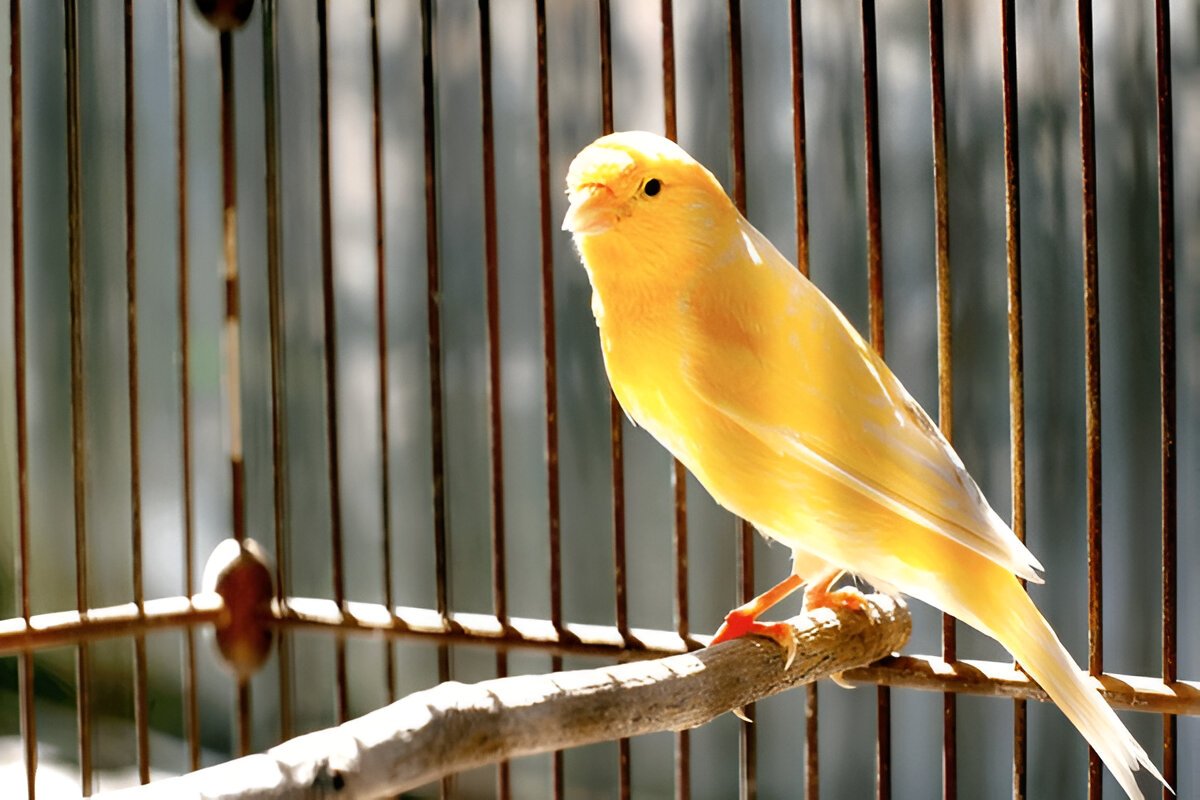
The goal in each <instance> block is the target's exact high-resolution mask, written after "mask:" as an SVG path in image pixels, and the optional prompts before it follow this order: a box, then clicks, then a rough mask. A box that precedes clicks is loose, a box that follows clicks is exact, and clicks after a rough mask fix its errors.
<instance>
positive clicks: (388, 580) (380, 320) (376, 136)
mask: <svg viewBox="0 0 1200 800" xmlns="http://www.w3.org/2000/svg"><path fill="white" fill-rule="evenodd" d="M369 15H370V22H371V156H372V161H373V166H374V175H373V177H374V180H375V330H376V342H375V346H376V352H377V353H378V361H379V364H378V367H379V369H378V372H377V379H378V381H379V518H380V520H379V521H380V526H381V527H382V529H383V541H382V543H381V544H380V549H381V553H380V556H381V559H382V562H383V563H382V564H381V565H380V566H381V569H382V570H383V604H384V605H386V606H387V607H388V608H391V607H392V606H393V605H394V604H395V603H394V600H393V594H394V593H393V590H392V504H391V493H390V491H389V488H390V486H391V457H390V455H389V453H388V444H389V441H390V437H389V435H388V346H387V340H388V336H387V248H386V243H387V239H386V234H387V229H386V225H385V222H384V189H383V98H382V93H381V90H380V66H379V14H378V9H377V7H376V0H371V4H370V9H369ZM383 673H384V683H385V684H386V690H387V698H388V702H389V703H390V702H395V700H396V654H395V652H393V650H392V648H391V647H390V646H389V647H387V648H385V649H384V651H383Z"/></svg>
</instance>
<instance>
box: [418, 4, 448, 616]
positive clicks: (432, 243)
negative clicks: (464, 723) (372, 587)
mask: <svg viewBox="0 0 1200 800" xmlns="http://www.w3.org/2000/svg"><path fill="white" fill-rule="evenodd" d="M421 77H422V93H423V110H422V114H423V118H424V142H425V263H426V280H427V284H428V285H427V292H428V294H427V297H428V309H427V311H428V318H429V320H428V321H429V397H430V402H429V410H430V419H431V421H432V428H433V448H432V452H433V544H434V563H435V571H436V579H437V588H436V593H437V609H438V613H440V614H441V615H442V616H445V615H446V614H448V613H449V600H448V589H447V580H446V562H447V553H446V496H445V490H446V456H445V422H444V419H443V417H444V407H443V403H442V300H441V297H442V282H441V265H440V256H439V254H438V209H437V141H436V138H437V126H436V111H435V106H436V87H435V84H434V79H435V73H434V50H433V4H432V2H431V0H422V2H421Z"/></svg>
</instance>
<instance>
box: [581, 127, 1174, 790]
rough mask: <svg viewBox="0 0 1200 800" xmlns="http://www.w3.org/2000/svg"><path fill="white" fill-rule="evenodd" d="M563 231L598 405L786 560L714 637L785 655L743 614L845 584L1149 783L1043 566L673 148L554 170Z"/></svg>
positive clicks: (601, 145)
mask: <svg viewBox="0 0 1200 800" xmlns="http://www.w3.org/2000/svg"><path fill="white" fill-rule="evenodd" d="M567 194H568V199H569V201H570V208H569V210H568V211H567V214H566V217H565V219H564V220H563V229H564V230H567V231H570V232H571V233H572V234H573V238H574V242H575V245H576V248H577V249H578V251H579V255H580V258H581V260H582V262H583V266H584V267H585V269H586V270H587V274H588V278H589V280H590V282H591V286H592V312H593V314H594V315H595V318H596V325H597V327H598V328H599V333H600V345H601V348H602V350H603V355H604V365H605V368H606V370H607V372H608V378H609V381H610V383H611V384H612V388H613V391H614V393H615V394H616V396H617V399H618V400H619V401H620V403H621V406H622V407H623V408H624V410H625V412H626V414H628V416H629V418H630V419H631V420H632V421H633V423H634V424H636V425H639V426H641V427H642V428H644V429H645V430H647V431H648V432H649V433H650V434H651V435H653V436H654V437H655V438H656V439H657V440H658V441H659V442H660V443H661V444H662V445H663V446H665V447H666V448H667V450H669V451H670V452H671V453H672V454H673V455H674V456H675V457H676V458H678V459H679V460H680V461H681V462H683V464H684V465H686V466H687V468H688V469H689V470H691V472H692V473H693V474H694V475H695V476H696V478H697V479H699V481H700V482H701V483H702V484H703V485H704V487H705V488H706V489H707V490H708V491H709V492H710V493H711V494H712V496H713V497H714V498H715V499H716V501H717V502H718V503H720V504H721V505H722V506H724V507H725V508H727V509H729V510H730V511H732V512H733V513H735V514H737V515H738V516H741V517H743V518H745V519H747V520H749V521H750V522H751V523H752V524H753V525H754V526H755V527H756V528H757V529H758V530H759V531H760V532H761V533H762V534H764V535H765V536H767V537H769V538H771V539H774V540H776V541H778V542H781V543H782V544H784V545H786V546H787V547H789V548H790V549H791V551H792V573H791V574H790V575H789V576H788V577H787V578H786V579H784V580H783V581H781V582H780V583H779V584H778V585H777V586H775V587H774V588H772V589H771V590H769V591H767V592H766V593H764V594H763V595H760V596H759V597H757V598H755V599H754V600H752V601H751V602H749V603H747V604H746V605H744V606H741V607H740V608H737V609H734V610H733V611H731V612H730V613H729V615H728V616H727V617H726V620H725V623H724V625H723V626H722V628H721V630H720V631H718V634H717V636H716V637H715V639H714V641H724V640H726V639H729V638H733V637H735V636H740V635H742V634H746V633H757V634H765V635H768V636H772V637H774V638H776V639H779V640H788V641H790V637H787V636H785V635H784V633H785V631H784V629H783V628H782V626H780V625H772V624H768V623H762V622H759V621H758V620H757V618H758V616H759V615H760V614H761V613H762V612H763V611H765V610H766V609H767V608H769V607H770V606H771V605H773V604H774V603H776V602H778V601H779V600H780V599H782V598H783V597H785V596H787V595H788V594H790V593H791V592H793V591H794V590H796V589H798V588H799V587H800V586H802V585H803V586H805V588H806V591H805V603H806V606H808V607H813V606H820V605H830V604H843V605H851V606H853V605H856V604H857V603H858V602H859V601H860V599H861V595H859V594H857V593H856V592H855V590H853V589H841V590H831V589H830V586H831V585H832V583H833V582H834V581H835V580H836V579H837V578H838V577H839V576H840V575H842V574H843V573H850V574H853V575H856V576H858V577H861V578H862V579H864V580H866V581H868V582H870V583H871V584H872V585H874V586H875V587H876V588H877V589H879V590H881V591H885V592H889V593H894V594H895V593H903V594H906V595H910V596H912V597H915V598H917V599H919V600H922V601H924V602H926V603H929V604H930V605H933V606H936V607H937V608H940V609H942V610H943V611H946V612H948V613H950V614H953V615H954V616H955V617H957V618H959V619H960V620H963V621H964V622H966V623H967V624H968V625H971V626H972V627H974V628H976V629H978V630H980V631H982V632H983V633H985V634H987V635H988V636H991V637H992V638H994V639H996V640H997V641H999V642H1000V643H1001V644H1003V645H1004V646H1005V647H1006V648H1008V650H1009V651H1010V652H1011V653H1012V654H1013V656H1014V657H1016V659H1017V660H1018V661H1019V662H1020V664H1021V666H1022V668H1023V669H1024V670H1025V671H1026V672H1027V673H1028V674H1029V675H1030V676H1032V677H1033V678H1034V679H1035V680H1036V681H1037V682H1038V683H1039V684H1040V685H1041V686H1042V688H1043V689H1045V691H1046V693H1047V694H1049V695H1050V697H1051V698H1053V700H1054V701H1055V703H1057V704H1058V706H1059V708H1061V709H1062V711H1063V712H1064V713H1065V714H1066V715H1067V717H1068V718H1069V719H1070V720H1071V722H1072V723H1074V725H1075V727H1076V728H1078V729H1079V731H1080V733H1082V734H1083V736H1084V738H1085V739H1087V741H1088V742H1089V743H1090V744H1091V746H1092V747H1093V748H1095V750H1096V752H1097V753H1099V755H1100V757H1101V758H1102V759H1103V760H1104V763H1105V764H1106V765H1107V766H1108V768H1109V769H1110V770H1111V771H1112V773H1113V775H1115V776H1116V778H1117V781H1118V782H1119V783H1120V785H1121V787H1122V788H1123V789H1124V790H1125V792H1126V794H1128V795H1129V797H1130V798H1141V797H1142V794H1141V792H1140V791H1139V790H1138V786H1137V781H1136V779H1135V777H1134V772H1135V771H1136V770H1138V769H1139V767H1145V768H1146V769H1147V770H1148V771H1149V772H1150V773H1152V774H1153V775H1154V776H1155V777H1157V778H1158V779H1159V780H1160V781H1161V780H1162V776H1161V775H1160V774H1159V772H1158V770H1157V769H1155V767H1154V764H1153V763H1152V762H1151V761H1150V759H1149V758H1148V757H1147V755H1146V753H1145V751H1144V750H1143V749H1142V748H1141V746H1140V745H1139V744H1138V742H1137V741H1136V740H1135V739H1134V738H1133V736H1132V735H1131V734H1130V733H1129V731H1128V730H1127V729H1126V728H1125V726H1124V725H1123V724H1122V723H1121V721H1120V720H1119V719H1118V717H1117V715H1116V713H1114V712H1113V710H1112V709H1111V708H1110V707H1109V706H1108V704H1107V703H1105V702H1104V700H1103V698H1102V697H1101V696H1100V695H1099V694H1098V693H1097V692H1096V691H1095V690H1094V689H1092V688H1091V687H1089V686H1088V684H1087V683H1086V682H1085V681H1084V678H1083V677H1082V675H1081V673H1080V670H1079V668H1078V667H1077V666H1076V664H1075V662H1074V661H1073V660H1072V658H1071V656H1070V654H1069V653H1068V652H1067V650H1066V649H1065V648H1064V647H1063V646H1062V644H1061V643H1060V642H1059V640H1058V637H1057V636H1056V635H1055V633H1054V631H1053V630H1052V629H1051V627H1050V625H1049V624H1048V623H1047V622H1046V620H1045V619H1044V618H1043V617H1042V615H1041V613H1039V611H1038V609H1037V607H1036V606H1035V605H1034V604H1033V602H1032V601H1031V600H1030V598H1029V596H1028V595H1027V594H1026V592H1025V591H1024V589H1023V587H1022V586H1021V584H1020V582H1019V581H1018V578H1024V579H1025V580H1027V581H1030V582H1033V583H1041V582H1042V579H1041V577H1040V576H1039V575H1038V571H1039V570H1042V565H1041V564H1039V563H1038V560H1037V559H1036V558H1035V557H1034V556H1033V554H1032V553H1030V551H1029V550H1028V549H1027V548H1026V547H1025V545H1024V544H1022V543H1021V541H1020V540H1019V539H1018V538H1017V537H1016V535H1015V534H1014V533H1013V532H1012V530H1011V529H1010V528H1009V527H1008V525H1006V524H1005V522H1004V521H1003V520H1001V519H1000V517H999V516H998V515H997V514H996V512H995V511H993V510H992V508H991V506H990V505H988V502H987V500H986V499H985V498H984V496H983V493H982V492H981V491H980V490H979V487H978V486H977V485H976V483H975V481H974V480H973V479H972V478H971V476H970V475H969V474H968V473H967V471H966V469H965V468H964V467H963V463H962V461H961V460H960V459H959V457H958V455H957V454H956V453H955V452H954V449H953V448H952V447H951V446H950V443H949V442H948V441H946V438H945V437H944V436H943V435H942V434H941V432H940V431H939V430H938V428H937V426H936V425H934V424H933V422H932V421H931V420H930V418H929V416H928V415H927V414H926V413H925V411H924V410H923V409H922V408H921V406H920V405H918V404H917V402H916V401H915V400H914V399H913V398H912V396H911V395H910V394H909V393H908V391H906V390H905V388H904V386H902V385H901V383H900V381H899V380H898V379H897V378H896V376H895V375H894V374H892V371H891V370H890V369H888V366H887V364H885V363H884V361H883V359H882V358H880V357H879V356H878V355H877V354H876V353H875V352H874V351H873V350H872V349H871V347H870V346H868V344H867V343H866V342H865V341H864V340H863V338H862V336H860V335H859V334H858V332H857V331H856V330H855V329H854V327H853V326H852V325H851V324H850V323H849V322H848V321H847V320H846V318H845V317H844V316H843V315H842V314H841V312H840V311H838V309H837V307H836V306H834V304H833V303H832V302H831V301H830V300H829V299H828V298H826V297H825V295H823V294H822V293H821V291H820V290H819V289H817V287H816V286H814V285H813V284H812V283H811V282H809V281H808V279H807V278H805V277H804V276H803V275H801V274H800V272H799V271H798V270H797V269H795V268H794V267H793V266H792V265H791V264H790V263H789V262H788V260H787V259H786V258H785V257H784V256H783V255H781V254H780V253H779V251H778V250H776V249H775V247H774V245H772V244H771V242H770V241H768V240H767V238H766V237H765V236H763V235H762V234H761V233H759V232H758V231H757V230H756V229H755V228H754V226H753V225H751V224H750V223H749V222H748V221H747V220H746V219H745V218H744V217H743V216H742V215H741V214H740V213H738V210H737V209H736V207H735V206H734V204H733V203H732V202H731V201H730V199H729V197H728V195H726V193H725V191H724V190H723V189H722V187H721V185H720V183H719V182H718V181H717V180H716V178H714V177H713V175H712V173H711V172H709V171H708V170H707V169H705V168H704V167H703V166H702V165H701V164H699V163H698V162H697V161H696V160H695V159H693V158H692V157H691V156H689V155H688V154H687V153H686V152H684V150H683V149H682V148H680V147H679V146H678V145H677V144H675V143H674V142H672V141H670V140H668V139H665V138H663V137H661V136H657V135H655V134H652V133H645V132H638V131H634V132H624V133H614V134H610V135H608V136H604V137H602V138H600V139H597V140H596V141H595V142H593V143H592V144H590V145H588V146H587V147H585V148H584V149H583V150H582V151H581V152H580V153H579V154H578V155H577V156H576V157H575V159H574V161H573V162H572V163H571V166H570V168H569V170H568V172H567Z"/></svg>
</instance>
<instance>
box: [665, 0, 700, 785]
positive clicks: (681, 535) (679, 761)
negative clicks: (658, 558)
mask: <svg viewBox="0 0 1200 800" xmlns="http://www.w3.org/2000/svg"><path fill="white" fill-rule="evenodd" d="M661 17H662V73H663V132H664V133H665V134H666V137H667V138H668V139H671V140H675V139H677V138H678V135H679V132H678V130H677V128H678V126H677V123H676V107H675V9H674V5H673V1H672V0H662V6H661ZM671 500H672V505H673V507H674V512H675V514H674V518H673V525H672V539H673V540H674V541H673V542H672V544H673V548H674V554H675V630H676V631H677V632H678V633H679V636H680V637H681V638H682V639H683V640H684V641H687V639H688V635H689V633H688V526H687V520H688V514H687V469H686V468H684V466H683V464H681V463H680V462H679V459H676V458H672V459H671ZM691 752H692V750H691V740H690V738H689V734H688V732H687V731H678V732H676V734H675V797H676V800H688V798H690V797H691V796H692V779H691V772H692V769H691Z"/></svg>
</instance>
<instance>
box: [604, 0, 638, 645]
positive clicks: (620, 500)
mask: <svg viewBox="0 0 1200 800" xmlns="http://www.w3.org/2000/svg"><path fill="white" fill-rule="evenodd" d="M599 6H600V9H599V10H600V111H601V130H602V132H603V133H605V134H609V133H612V132H613V82H612V16H611V13H610V7H609V1H608V0H599ZM608 409H609V415H608V416H609V419H608V430H609V444H610V455H611V458H612V498H613V509H612V511H613V565H614V573H615V575H614V580H613V588H614V591H615V595H616V610H617V630H618V631H619V632H620V634H621V635H622V636H623V637H625V640H626V641H628V640H629V636H630V633H629V602H628V596H629V578H628V573H627V570H626V558H625V454H624V445H623V443H622V428H621V426H622V419H623V417H624V414H623V412H622V411H621V404H620V403H618V402H617V396H616V395H615V394H613V392H612V391H611V390H610V391H609V393H608Z"/></svg>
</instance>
